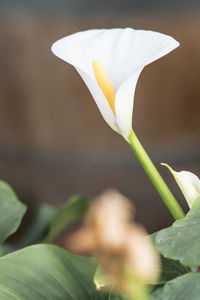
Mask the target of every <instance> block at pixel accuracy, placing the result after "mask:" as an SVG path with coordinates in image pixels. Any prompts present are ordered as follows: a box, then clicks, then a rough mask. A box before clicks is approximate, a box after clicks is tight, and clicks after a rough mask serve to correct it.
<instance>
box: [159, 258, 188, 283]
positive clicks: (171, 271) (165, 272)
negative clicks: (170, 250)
mask: <svg viewBox="0 0 200 300" xmlns="http://www.w3.org/2000/svg"><path fill="white" fill-rule="evenodd" d="M161 263H162V270H161V276H160V278H159V280H158V282H157V284H158V285H159V284H163V283H166V282H168V281H169V280H172V279H174V278H176V277H178V276H181V275H184V274H186V273H188V272H190V269H189V268H188V267H185V266H183V265H182V264H181V263H180V262H179V261H177V260H172V259H168V258H165V257H163V256H161Z"/></svg>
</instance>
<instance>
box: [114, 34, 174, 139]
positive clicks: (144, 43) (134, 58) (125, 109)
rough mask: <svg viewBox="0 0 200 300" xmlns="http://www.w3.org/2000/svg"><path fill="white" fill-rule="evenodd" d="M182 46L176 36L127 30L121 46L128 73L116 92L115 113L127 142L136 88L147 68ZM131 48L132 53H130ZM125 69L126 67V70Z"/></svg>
mask: <svg viewBox="0 0 200 300" xmlns="http://www.w3.org/2000/svg"><path fill="white" fill-rule="evenodd" d="M178 46H179V43H178V42H177V41H176V40H175V39H173V38H172V37H170V36H168V35H165V34H161V33H158V32H153V31H145V30H133V29H132V30H131V29H130V28H129V29H126V34H125V33H124V36H123V43H121V53H122V55H123V56H126V64H125V63H124V62H123V64H124V67H125V68H126V74H129V75H128V76H126V75H125V72H124V80H123V81H122V82H121V84H120V85H119V87H118V89H117V92H116V99H115V110H116V117H117V123H118V126H119V129H120V132H121V133H122V135H123V136H124V137H125V138H126V139H127V137H128V135H129V133H130V130H131V128H132V112H133V101H134V94H135V88H136V85H137V81H138V78H139V76H140V73H141V72H142V70H143V68H144V67H145V66H146V65H148V64H150V63H151V62H153V61H155V60H156V59H158V58H160V57H162V56H164V55H166V54H167V53H169V52H170V51H172V50H173V49H175V48H176V47H178ZM127 48H128V49H129V51H127ZM124 67H123V68H124Z"/></svg>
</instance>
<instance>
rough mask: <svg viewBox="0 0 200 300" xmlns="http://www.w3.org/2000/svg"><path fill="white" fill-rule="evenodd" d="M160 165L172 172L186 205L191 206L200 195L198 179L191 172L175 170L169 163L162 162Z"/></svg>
mask: <svg viewBox="0 0 200 300" xmlns="http://www.w3.org/2000/svg"><path fill="white" fill-rule="evenodd" d="M162 165H163V166H166V167H167V168H168V169H169V171H170V172H171V173H172V175H173V176H174V178H175V180H176V182H177V184H178V186H179V188H180V189H181V191H182V193H183V195H184V197H185V199H186V201H187V203H188V206H189V207H190V208H191V207H192V205H193V204H194V202H195V201H196V200H197V199H198V198H199V197H200V179H199V178H198V177H197V176H196V175H195V174H193V173H192V172H188V171H180V172H176V171H174V170H173V169H172V168H171V167H170V166H169V165H167V164H164V163H162Z"/></svg>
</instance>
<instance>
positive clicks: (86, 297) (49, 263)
mask: <svg viewBox="0 0 200 300" xmlns="http://www.w3.org/2000/svg"><path fill="white" fill-rule="evenodd" d="M95 269H96V265H95V263H94V261H93V260H92V259H90V258H87V257H81V256H77V255H73V254H70V253H69V252H67V251H65V250H63V249H61V248H60V247H58V246H54V245H47V244H39V245H34V246H30V247H27V248H24V249H22V250H18V251H16V252H13V253H11V254H8V255H6V256H3V257H1V258H0V299H4V300H15V299H17V300H36V299H37V300H64V299H66V300H107V299H109V296H108V295H106V294H105V293H102V292H100V291H97V290H96V288H95V286H94V283H93V276H94V272H95Z"/></svg>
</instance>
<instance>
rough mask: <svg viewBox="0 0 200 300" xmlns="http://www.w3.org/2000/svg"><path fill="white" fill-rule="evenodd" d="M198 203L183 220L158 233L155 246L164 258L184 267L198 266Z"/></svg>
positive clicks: (199, 242)
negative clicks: (179, 263)
mask: <svg viewBox="0 0 200 300" xmlns="http://www.w3.org/2000/svg"><path fill="white" fill-rule="evenodd" d="M199 232H200V202H199V200H198V201H197V202H196V203H195V204H194V206H193V207H192V209H191V210H190V211H189V213H188V214H187V215H186V217H185V218H183V219H181V220H179V221H176V222H175V223H174V224H173V225H172V226H170V227H169V228H166V229H163V230H161V231H159V232H158V233H157V235H156V237H155V245H156V248H157V249H158V251H159V252H160V253H162V254H163V255H164V256H165V257H167V258H170V259H174V260H179V261H180V262H181V263H182V264H183V265H185V266H198V265H200V251H199V249H200V234H199Z"/></svg>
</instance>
